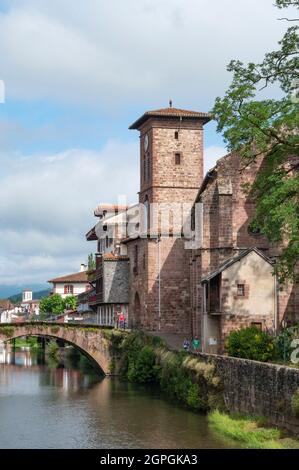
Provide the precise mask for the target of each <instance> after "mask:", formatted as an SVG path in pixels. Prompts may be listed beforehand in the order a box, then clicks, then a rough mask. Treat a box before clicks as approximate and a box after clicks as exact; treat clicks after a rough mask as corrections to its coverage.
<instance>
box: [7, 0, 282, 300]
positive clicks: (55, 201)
mask: <svg viewBox="0 0 299 470" xmlns="http://www.w3.org/2000/svg"><path fill="white" fill-rule="evenodd" d="M273 3H274V2H273V0H238V1H237V2H236V1H235V0H210V1H209V2H207V1H206V0H138V1H137V0H125V1H124V0H111V1H109V2H107V1H106V0H76V1H74V0H51V2H49V0H7V1H6V0H0V162H1V164H0V295H1V289H2V291H4V290H5V288H7V289H8V288H9V289H10V291H11V290H14V289H15V290H16V291H18V287H19V286H22V287H32V286H42V285H45V284H46V282H47V280H48V279H50V278H51V277H54V276H57V275H62V274H66V273H71V272H76V271H79V267H80V263H81V262H85V261H86V259H87V255H88V253H90V252H92V251H95V245H94V243H92V242H86V240H85V234H86V233H87V231H88V230H89V229H90V228H91V227H92V226H93V225H94V224H95V222H96V220H95V219H94V217H93V209H94V208H95V206H96V205H98V204H99V203H100V202H114V201H115V200H117V197H118V195H120V194H121V195H127V199H128V202H135V201H137V191H138V185H139V168H138V163H139V162H138V155H139V153H138V145H139V139H138V134H137V132H136V131H129V130H128V127H129V125H130V124H131V123H132V122H134V121H135V120H136V118H137V117H139V116H140V115H142V114H143V113H144V112H145V111H146V110H150V109H157V108H163V107H167V106H168V102H169V99H172V101H173V106H174V107H178V108H184V109H192V110H196V111H209V110H211V108H212V106H213V103H214V101H215V98H216V97H217V96H223V94H224V92H225V90H226V88H227V86H228V85H229V83H230V78H231V77H230V74H229V73H228V72H227V71H226V65H227V64H228V63H229V61H230V60H231V59H235V58H238V59H240V60H242V61H244V62H247V61H259V60H261V59H262V58H263V55H264V53H265V52H267V51H270V50H273V49H275V48H276V47H277V42H278V40H279V39H280V38H281V36H282V34H283V32H284V31H285V30H286V28H287V26H288V25H287V24H285V23H284V22H281V21H277V18H278V17H280V16H281V12H280V11H279V10H277V9H275V8H274V7H273ZM1 80H2V84H4V85H5V102H4V103H2V102H1V101H2V100H1ZM225 153H226V149H225V145H224V142H223V139H222V137H221V135H219V134H217V132H216V126H215V124H214V123H209V124H208V125H207V126H206V127H205V155H204V159H205V169H206V170H208V169H209V168H210V167H212V166H213V165H214V163H215V161H216V159H217V158H219V157H221V156H223V155H225Z"/></svg>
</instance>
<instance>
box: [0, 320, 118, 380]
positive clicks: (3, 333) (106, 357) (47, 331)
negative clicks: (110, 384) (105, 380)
mask: <svg viewBox="0 0 299 470" xmlns="http://www.w3.org/2000/svg"><path fill="white" fill-rule="evenodd" d="M26 336H27V337H28V336H36V337H44V338H53V339H61V340H63V341H65V342H66V343H68V344H70V345H72V346H74V347H75V348H76V349H78V350H79V351H80V352H81V353H82V354H84V355H85V356H86V357H88V359H90V361H91V362H92V363H93V365H94V366H95V367H96V368H97V369H98V371H100V372H102V373H103V374H104V375H110V364H111V356H110V352H109V344H108V341H107V340H106V338H105V337H104V335H103V330H102V329H101V328H99V327H92V328H91V327H82V326H81V325H70V324H65V323H60V324H58V323H56V324H55V323H34V324H29V323H22V324H13V323H10V324H6V325H3V324H2V325H0V342H4V343H6V342H8V341H11V340H13V339H15V338H20V337H26Z"/></svg>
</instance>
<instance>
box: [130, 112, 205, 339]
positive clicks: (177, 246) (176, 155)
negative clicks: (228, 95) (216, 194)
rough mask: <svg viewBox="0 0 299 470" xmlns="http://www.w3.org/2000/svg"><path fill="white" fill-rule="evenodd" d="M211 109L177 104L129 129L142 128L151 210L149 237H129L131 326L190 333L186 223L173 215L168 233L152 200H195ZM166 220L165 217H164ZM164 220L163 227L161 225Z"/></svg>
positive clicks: (144, 194)
mask: <svg viewBox="0 0 299 470" xmlns="http://www.w3.org/2000/svg"><path fill="white" fill-rule="evenodd" d="M209 120H210V115H209V114H207V113H201V112H194V111H189V110H182V109H176V108H173V107H172V105H171V103H170V106H169V108H165V109H159V110H155V111H148V112H146V113H145V114H143V116H141V117H140V118H139V119H137V121H136V122H134V124H132V125H131V126H130V129H135V130H138V131H139V132H140V192H139V202H140V203H143V204H145V206H146V207H147V208H148V209H147V210H148V217H147V218H148V224H147V231H146V236H144V234H143V236H139V237H137V238H136V239H133V240H132V239H128V240H127V241H126V243H127V248H128V255H129V257H130V261H131V262H130V266H131V267H130V303H129V316H130V318H131V320H132V321H131V326H134V327H136V326H137V327H138V326H140V327H142V328H143V329H146V330H150V331H163V332H170V333H180V334H190V331H191V309H190V277H189V276H190V274H189V272H190V269H189V253H188V251H186V249H185V241H184V240H183V239H182V238H181V237H177V236H175V235H178V234H179V233H181V225H180V224H179V223H178V225H175V224H174V222H173V219H174V217H175V216H176V214H173V213H170V214H169V215H168V220H170V226H171V230H170V234H169V233H164V230H163V222H161V212H160V211H159V210H158V219H155V220H157V221H158V223H157V225H155V227H156V228H154V227H153V223H154V222H153V219H154V215H153V210H152V207H153V204H156V203H158V204H159V205H162V206H163V205H167V204H169V203H177V204H180V203H189V204H193V203H194V201H195V199H196V195H197V193H198V189H199V187H200V184H201V183H202V180H203V132H204V131H203V126H204V124H206V123H207V122H209ZM163 220H165V217H164V219H163ZM161 224H162V225H161Z"/></svg>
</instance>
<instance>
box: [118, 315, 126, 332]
mask: <svg viewBox="0 0 299 470" xmlns="http://www.w3.org/2000/svg"><path fill="white" fill-rule="evenodd" d="M119 326H120V328H121V329H123V330H125V329H126V317H125V315H124V314H123V313H121V314H120V316H119Z"/></svg>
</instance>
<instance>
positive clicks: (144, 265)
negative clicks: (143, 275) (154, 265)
mask: <svg viewBox="0 0 299 470" xmlns="http://www.w3.org/2000/svg"><path fill="white" fill-rule="evenodd" d="M145 268H146V259H145V254H144V255H143V269H145Z"/></svg>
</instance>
